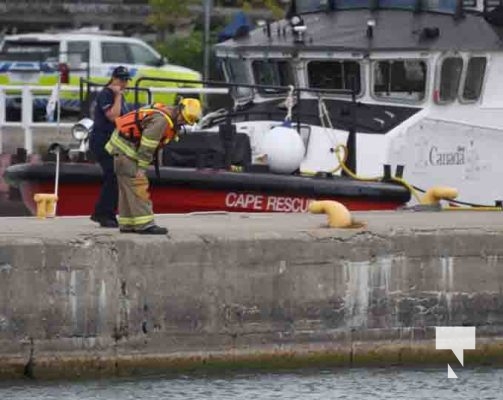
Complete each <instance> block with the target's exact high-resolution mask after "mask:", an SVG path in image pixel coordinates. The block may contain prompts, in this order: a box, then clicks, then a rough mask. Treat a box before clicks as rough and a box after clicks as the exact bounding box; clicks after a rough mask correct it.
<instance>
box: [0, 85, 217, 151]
mask: <svg viewBox="0 0 503 400" xmlns="http://www.w3.org/2000/svg"><path fill="white" fill-rule="evenodd" d="M83 85H87V82H86V80H85V79H83V82H81V84H80V85H79V86H74V85H61V86H60V89H59V93H60V94H61V93H63V92H64V93H75V94H76V95H79V93H82V86H83ZM102 86H103V84H94V83H93V84H90V85H89V89H88V90H89V91H91V92H95V91H99V90H100V89H101V87H102ZM53 90H54V86H42V85H0V154H2V153H3V131H4V130H5V129H6V128H18V129H22V130H23V133H24V148H25V149H26V151H27V153H28V154H32V153H33V149H34V145H33V132H34V130H35V129H39V128H49V129H51V128H53V129H56V130H57V131H59V130H60V129H70V128H72V127H73V126H74V125H75V121H62V120H61V119H60V118H59V117H58V118H56V119H55V121H34V119H33V110H34V106H33V102H34V99H35V96H38V95H40V94H42V95H44V96H45V97H48V95H50V94H51V93H52V91H53ZM142 90H143V91H146V92H147V95H148V96H149V99H151V98H152V96H153V95H155V94H157V93H179V94H185V93H223V92H224V90H222V89H208V88H177V87H173V88H171V87H149V88H139V89H138V91H139V92H141V91H142ZM138 91H137V92H138ZM137 92H136V93H137ZM12 93H16V95H15V96H16V97H20V99H21V119H20V120H19V121H7V99H8V98H9V97H10V96H12ZM60 100H61V98H60V96H58V103H60ZM80 103H81V113H82V104H85V105H86V106H87V107H90V102H89V101H87V100H85V99H84V100H83V97H82V95H81V96H80Z"/></svg>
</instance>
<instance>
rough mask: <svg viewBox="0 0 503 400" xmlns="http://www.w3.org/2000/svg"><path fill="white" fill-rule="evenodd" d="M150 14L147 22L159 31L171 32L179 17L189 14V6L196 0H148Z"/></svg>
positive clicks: (185, 16)
mask: <svg viewBox="0 0 503 400" xmlns="http://www.w3.org/2000/svg"><path fill="white" fill-rule="evenodd" d="M148 3H149V5H150V9H151V11H150V15H149V16H148V17H147V22H148V23H149V24H152V25H153V26H154V27H156V28H157V29H158V30H159V31H160V32H166V31H167V32H173V31H174V30H175V28H176V26H177V25H178V23H179V22H180V20H181V19H183V18H187V17H189V16H190V10H189V6H190V5H192V4H196V3H199V1H197V0H149V1H148Z"/></svg>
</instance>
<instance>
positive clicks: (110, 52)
mask: <svg viewBox="0 0 503 400" xmlns="http://www.w3.org/2000/svg"><path fill="white" fill-rule="evenodd" d="M117 65H124V66H126V67H127V68H128V69H129V70H130V72H131V75H132V77H133V80H132V82H131V85H134V83H135V81H136V80H137V79H138V78H140V77H142V76H152V77H158V78H175V79H185V80H200V79H201V75H200V73H199V72H197V71H194V70H191V69H189V68H185V67H181V66H178V65H173V64H169V62H168V60H167V59H166V58H165V57H162V56H161V55H160V54H159V53H158V52H157V51H156V50H154V49H153V48H152V47H151V46H149V45H148V44H147V43H145V42H144V41H142V40H140V39H137V38H132V37H123V36H114V35H110V34H104V33H100V32H99V31H98V32H92V33H88V32H82V31H72V32H61V33H33V34H21V35H10V36H5V37H4V39H3V41H2V43H1V44H0V85H23V84H31V85H42V86H54V85H56V84H57V82H58V75H60V76H61V83H62V84H70V85H79V81H80V78H81V77H84V78H89V79H90V80H91V81H92V82H95V83H101V84H104V83H106V81H107V80H108V79H109V77H110V75H111V72H112V70H113V68H115V67H116V66H117ZM145 86H153V84H152V82H145ZM155 86H173V84H172V83H162V82H156V83H155ZM186 86H189V87H190V86H191V85H186ZM35 94H36V96H35V102H34V109H35V115H36V116H37V117H38V118H43V117H45V106H46V104H47V99H48V94H47V93H45V94H42V93H35ZM8 95H9V97H8V101H7V108H8V114H10V115H11V116H12V115H14V117H13V118H15V115H16V114H19V113H20V109H21V104H20V102H21V99H20V92H19V91H10V92H8ZM175 98H176V93H175V94H173V93H170V94H158V95H157V96H156V97H155V100H156V101H160V102H164V103H167V104H171V103H172V102H173V101H174V99H175ZM126 100H127V101H128V102H129V103H133V101H134V94H133V93H132V91H130V92H129V93H128V94H127V95H126ZM140 101H142V102H145V101H146V96H145V94H144V96H142V97H141V98H140ZM79 107H80V102H79V94H78V93H75V92H73V93H71V92H68V91H67V92H65V91H62V92H61V108H62V110H63V111H78V110H79ZM18 117H19V115H18Z"/></svg>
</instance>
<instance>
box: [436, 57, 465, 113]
mask: <svg viewBox="0 0 503 400" xmlns="http://www.w3.org/2000/svg"><path fill="white" fill-rule="evenodd" d="M462 71H463V59H462V58H461V57H448V58H445V59H444V60H443V61H442V68H441V70H440V87H439V98H438V101H439V102H440V103H447V102H451V101H454V100H455V99H456V98H457V97H458V88H459V82H460V80H461V72H462Z"/></svg>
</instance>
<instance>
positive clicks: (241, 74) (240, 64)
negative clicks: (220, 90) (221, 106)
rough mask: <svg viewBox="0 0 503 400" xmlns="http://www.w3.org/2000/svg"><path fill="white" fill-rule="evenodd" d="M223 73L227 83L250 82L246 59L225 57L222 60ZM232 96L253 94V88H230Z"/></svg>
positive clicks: (249, 95) (250, 95)
mask: <svg viewBox="0 0 503 400" xmlns="http://www.w3.org/2000/svg"><path fill="white" fill-rule="evenodd" d="M223 68H224V74H225V77H226V78H227V82H229V83H244V84H250V76H249V75H248V68H247V65H246V61H245V60H242V59H238V58H227V59H225V60H224V62H223ZM231 92H232V96H233V97H236V98H238V99H242V98H248V97H250V98H251V97H252V96H253V90H252V89H251V88H247V87H237V88H233V89H232V90H231Z"/></svg>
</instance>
